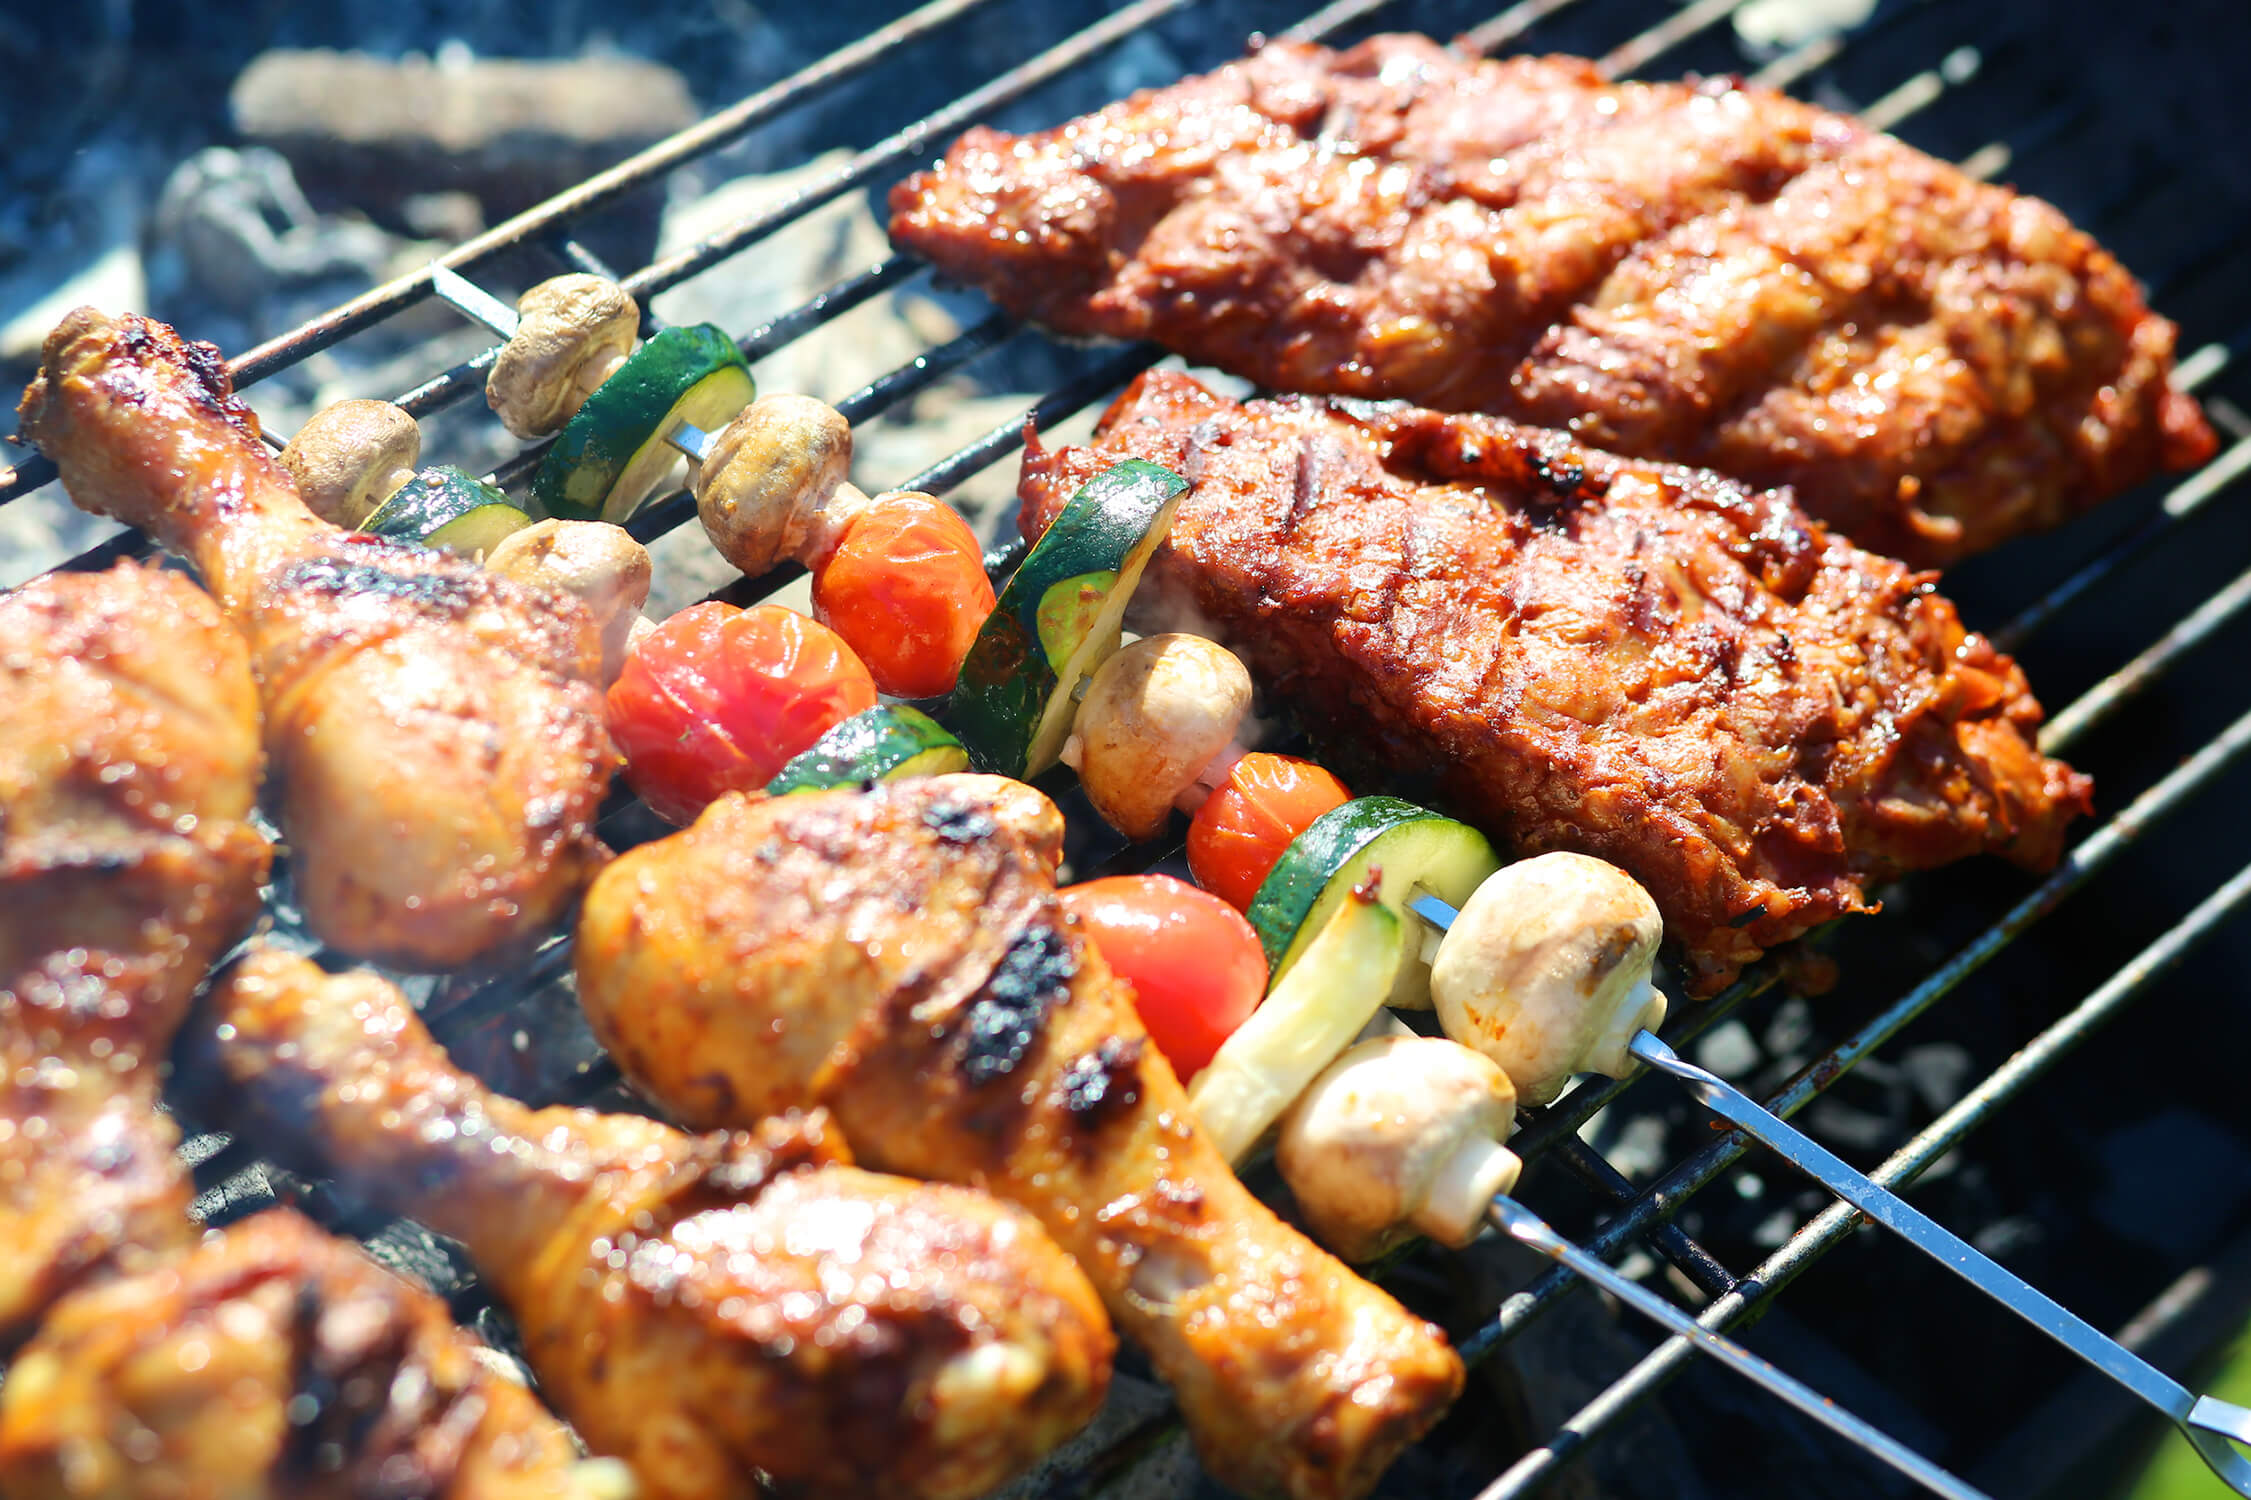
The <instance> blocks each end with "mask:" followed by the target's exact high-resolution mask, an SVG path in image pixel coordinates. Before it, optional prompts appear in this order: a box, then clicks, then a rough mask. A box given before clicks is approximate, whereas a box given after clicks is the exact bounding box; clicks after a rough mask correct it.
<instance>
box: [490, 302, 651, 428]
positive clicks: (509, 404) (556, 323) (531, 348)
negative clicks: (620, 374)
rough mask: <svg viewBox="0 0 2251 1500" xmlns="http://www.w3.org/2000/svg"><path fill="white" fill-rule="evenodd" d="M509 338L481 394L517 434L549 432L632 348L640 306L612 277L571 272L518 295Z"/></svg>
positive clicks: (638, 321) (558, 424) (638, 327)
mask: <svg viewBox="0 0 2251 1500" xmlns="http://www.w3.org/2000/svg"><path fill="white" fill-rule="evenodd" d="M516 310H517V312H518V313H520V314H521V315H522V322H520V323H519V324H518V325H517V328H516V334H515V337H513V338H511V339H510V340H509V341H508V342H507V344H506V345H505V346H503V347H502V349H501V351H500V355H499V357H498V358H497V359H495V360H494V361H493V364H492V373H491V374H490V375H488V376H486V377H485V401H486V403H487V404H488V405H490V406H491V407H492V409H493V410H494V411H495V412H497V413H498V414H499V416H500V420H501V422H502V423H503V424H504V425H505V426H506V427H507V429H508V430H509V431H510V432H512V433H514V434H516V436H518V437H520V438H534V437H540V436H543V435H544V434H546V433H550V432H553V431H555V430H556V429H557V428H559V427H561V426H562V425H563V424H564V423H565V422H568V421H569V420H570V419H571V414H572V413H573V412H575V411H577V410H578V408H579V407H580V406H581V405H583V404H584V403H585V401H586V398H587V397H588V396H589V395H591V394H592V393H593V390H594V388H595V387H596V386H598V385H600V384H601V383H602V381H603V380H604V379H606V378H607V377H608V376H609V374H610V372H611V371H612V370H614V369H616V368H617V366H618V365H619V364H620V363H622V362H623V361H624V359H625V356H626V355H627V354H629V353H631V352H632V350H633V340H634V338H635V336H636V335H638V334H639V332H640V329H641V310H640V308H638V307H636V306H635V305H634V302H633V299H632V298H631V297H629V296H627V295H626V294H625V290H624V288H622V287H620V286H619V285H618V284H617V283H616V282H614V281H610V280H608V279H606V278H604V277H600V276H585V275H579V274H576V273H574V274H572V275H569V276H557V277H555V278H553V279H552V280H549V281H543V282H541V283H540V284H539V285H537V286H535V287H533V288H532V289H531V290H530V291H528V292H526V293H524V295H523V296H522V297H521V298H520V299H518V301H517V303H516Z"/></svg>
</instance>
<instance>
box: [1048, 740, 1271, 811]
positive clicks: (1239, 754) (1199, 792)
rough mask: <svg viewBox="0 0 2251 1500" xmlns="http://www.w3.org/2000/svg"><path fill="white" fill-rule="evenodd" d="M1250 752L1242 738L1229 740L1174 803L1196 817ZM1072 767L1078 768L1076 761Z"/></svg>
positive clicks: (1182, 789)
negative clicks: (1197, 811)
mask: <svg viewBox="0 0 2251 1500" xmlns="http://www.w3.org/2000/svg"><path fill="white" fill-rule="evenodd" d="M1250 753H1251V747H1250V746H1248V745H1246V744H1244V743H1243V742H1242V741H1241V740H1239V739H1233V740H1229V741H1228V742H1227V744H1226V746H1225V748H1223V749H1222V750H1221V751H1220V752H1219V753H1218V754H1217V755H1215V756H1213V757H1212V758H1211V759H1210V760H1207V761H1205V762H1204V768H1203V769H1202V770H1201V771H1198V772H1197V773H1196V779H1195V780H1193V781H1191V782H1189V783H1188V784H1187V785H1186V786H1184V787H1182V788H1181V789H1180V795H1179V796H1177V797H1175V798H1173V799H1172V805H1173V806H1174V807H1177V808H1179V809H1180V810H1181V811H1182V812H1184V813H1186V814H1188V816H1190V817H1191V818H1192V817H1194V816H1195V815H1196V809H1198V808H1200V807H1202V806H1203V805H1204V803H1205V802H1207V801H1209V800H1210V798H1211V794H1212V793H1213V792H1216V791H1218V790H1219V789H1220V788H1221V787H1223V786H1225V785H1227V778H1228V776H1229V775H1230V774H1232V773H1233V771H1234V769H1235V762H1237V761H1239V760H1241V759H1242V758H1243V757H1244V756H1246V755H1248V754H1250ZM1072 769H1073V770H1076V769H1077V763H1076V762H1074V763H1073V765H1072Z"/></svg>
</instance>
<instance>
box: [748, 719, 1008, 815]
mask: <svg viewBox="0 0 2251 1500" xmlns="http://www.w3.org/2000/svg"><path fill="white" fill-rule="evenodd" d="M968 769H969V752H968V751H966V750H964V749H962V748H961V741H959V740H957V739H955V738H954V737H953V736H952V735H950V734H948V733H946V731H945V730H944V729H943V728H941V727H940V726H939V724H938V721H937V720H935V719H933V718H931V717H930V715H928V714H926V713H924V712H922V711H921V710H920V709H914V708H908V707H907V706H905V705H904V704H888V703H879V704H877V705H876V706H875V707H874V708H869V709H863V710H861V711H860V712H859V713H856V714H854V715H852V717H851V718H849V719H846V720H845V721H844V722H842V723H841V724H838V725H837V726H836V727H834V728H833V729H831V730H829V732H828V733H827V734H824V735H822V736H821V737H820V738H819V739H817V740H815V741H814V742H813V743H812V745H811V746H809V747H808V748H806V749H805V750H802V751H800V752H799V753H798V754H797V755H795V756H794V757H792V758H791V760H790V762H789V764H787V765H785V766H783V767H782V768H781V770H780V771H779V772H777V773H775V776H774V779H773V780H772V781H769V782H767V783H766V791H767V793H768V794H769V795H771V796H775V797H780V796H785V795H787V794H788V793H790V792H814V791H820V790H822V789H823V788H826V787H832V786H864V785H866V784H868V783H870V782H877V781H901V780H904V779H906V778H907V777H910V776H943V775H946V774H947V773H948V772H951V771H966V770H968Z"/></svg>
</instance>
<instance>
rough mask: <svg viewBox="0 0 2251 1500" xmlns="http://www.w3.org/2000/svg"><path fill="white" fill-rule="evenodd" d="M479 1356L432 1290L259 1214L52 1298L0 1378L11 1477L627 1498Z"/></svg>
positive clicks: (113, 1487)
mask: <svg viewBox="0 0 2251 1500" xmlns="http://www.w3.org/2000/svg"><path fill="white" fill-rule="evenodd" d="M180 1224H181V1227H182V1228H183V1229H186V1228H187V1227H188V1225H187V1221H186V1220H185V1219H182V1220H181V1221H180ZM189 1243H190V1244H191V1245H194V1243H195V1242H194V1237H193V1235H192V1234H191V1235H190V1237H189ZM476 1348H477V1345H476V1341H475V1340H473V1339H471V1338H470V1337H469V1336H468V1335H467V1334H465V1333H463V1332H461V1330H459V1329H458V1328H455V1327H454V1326H453V1324H452V1323H451V1322H450V1321H449V1320H448V1319H447V1317H446V1310H445V1304H444V1303H442V1302H440V1301H439V1300H438V1299H437V1298H435V1297H433V1296H431V1295H430V1294H429V1293H428V1292H425V1291H422V1290H421V1289H419V1288H417V1287H413V1286H410V1285H408V1284H407V1283H406V1282H404V1281H402V1280H400V1279H399V1278H398V1277H396V1276H394V1275H392V1274H391V1273H390V1272H388V1271H386V1270H384V1269H383V1268H382V1267H380V1266H378V1265H376V1264H375V1262H373V1261H371V1260H369V1259H368V1258H367V1257H366V1256H365V1255H363V1254H361V1253H360V1251H359V1250H358V1249H356V1248H355V1247H353V1246H351V1245H347V1244H345V1243H343V1242H342V1241H339V1240H335V1239H331V1238H330V1237H329V1236H328V1235H326V1234H324V1233H322V1232H321V1231H320V1230H319V1229H317V1228H316V1227H314V1226H313V1225H312V1224H310V1223H308V1222H306V1221H305V1220H304V1219H301V1218H299V1217H298V1216H297V1215H295V1214H293V1213H290V1212H287V1211H286V1210H275V1211H272V1212H269V1213H264V1214H260V1215H258V1216H257V1217H255V1218H251V1219H246V1220H244V1221H242V1222H241V1223H239V1224H234V1225H230V1226H229V1227H228V1228H227V1229H226V1230H225V1231H224V1232H223V1233H220V1234H215V1235H212V1236H210V1237H209V1238H208V1239H205V1240H204V1241H203V1242H202V1243H201V1244H200V1245H198V1246H195V1248H194V1249H192V1250H191V1251H189V1252H188V1253H186V1254H185V1255H184V1256H182V1257H181V1258H178V1259H176V1260H174V1261H172V1262H170V1263H168V1264H166V1265H164V1266H163V1267H161V1268H160V1269H155V1270H150V1271H146V1272H143V1273H142V1274H140V1275H137V1276H133V1277H129V1278H126V1279H123V1280H112V1281H106V1282H103V1283H100V1284H99V1285H95V1286H91V1287H87V1288H85V1289H83V1290H81V1291H78V1292H75V1293H73V1294H72V1295H71V1296H69V1297H68V1298H66V1299H64V1300H63V1301H62V1302H61V1303H59V1304H57V1306H56V1307H55V1309H54V1311H53V1312H52V1313H51V1314H49V1315H48V1317H47V1319H46V1321H45V1323H44V1324H42V1326H41V1328H40V1331H39V1336H38V1337H37V1338H35V1339H33V1340H32V1341H31V1342H30V1343H29V1344H26V1345H25V1346H24V1348H23V1351H22V1353H21V1354H20V1355H18V1357H17V1358H16V1361H15V1363H14V1364H13V1365H11V1366H10V1367H9V1370H8V1380H7V1384H6V1386H5V1387H0V1489H4V1490H5V1491H6V1493H7V1494H8V1495H9V1497H10V1500H182V1497H212V1500H218V1497H226V1500H267V1497H271V1500H367V1497H371V1496H400V1497H405V1496H423V1497H429V1500H631V1497H632V1495H633V1493H634V1490H633V1484H632V1480H631V1476H630V1475H629V1474H627V1473H625V1472H624V1471H623V1469H622V1466H620V1465H618V1464H617V1463H615V1461H600V1462H586V1461H582V1460H580V1459H579V1457H578V1452H577V1449H576V1447H575V1446H574V1445H573V1444H572V1442H571V1439H570V1435H569V1434H568V1433H567V1432H566V1431H565V1430H564V1428H563V1426H562V1424H561V1423H559V1422H557V1421H556V1420H555V1419H554V1418H553V1417H551V1416H549V1415H548V1414H547V1412H546V1411H545V1410H544V1409H543V1408H542V1407H541V1406H540V1404H539V1402H538V1400H537V1399H536V1398H535V1397H533V1395H532V1394H531V1392H529V1391H528V1390H526V1389H524V1387H523V1386H522V1385H520V1384H518V1383H517V1382H516V1381H514V1380H512V1379H510V1378H508V1377H507V1376H505V1375H501V1374H498V1373H496V1372H494V1371H493V1370H491V1369H489V1368H487V1367H486V1365H485V1364H484V1363H483V1362H482V1361H481V1360H480V1359H479V1357H478V1355H477V1353H476Z"/></svg>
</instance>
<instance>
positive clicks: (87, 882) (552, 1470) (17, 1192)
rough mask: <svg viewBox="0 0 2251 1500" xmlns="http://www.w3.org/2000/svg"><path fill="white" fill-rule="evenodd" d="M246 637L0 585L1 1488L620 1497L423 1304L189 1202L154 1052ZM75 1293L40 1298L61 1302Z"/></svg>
mask: <svg viewBox="0 0 2251 1500" xmlns="http://www.w3.org/2000/svg"><path fill="white" fill-rule="evenodd" d="M258 771H259V752H258V700H257V693H256V689H255V686H254V684H253V683H252V681H251V675H250V663H249V655H248V651H247V649H246V648H245V646H244V644H243V641H242V637H241V636H239V635H238V634H236V633H235V632H234V631H233V630H232V629H230V628H228V626H227V624H226V622H225V621H224V620H222V619H221V618H220V616H219V612H218V610H217V609H216V608H215V607H213V605H212V603H211V600H210V599H209V598H208V597H207V596H206V595H205V594H204V593H203V591H202V590H200V589H198V588H196V587H195V586H194V585H193V584H191V583H189V582H188V581H187V580H186V579H185V578H182V577H180V576H179V575H178V574H175V573H164V572H159V571H157V570H156V569H153V568H144V567H141V566H139V565H137V564H133V563H126V564H122V565H120V566H118V567H117V568H114V569H112V570H111V571H109V572H107V573H102V574H63V575H57V576H52V577H48V578H42V579H39V580H37V581H36V582H33V583H30V584H27V585H25V586H24V587H23V588H21V589H18V590H16V591H15V592H13V593H11V594H7V595H5V596H0V1341H4V1342H5V1343H7V1344H13V1343H15V1342H16V1341H17V1340H19V1339H21V1338H23V1337H24V1336H25V1335H26V1334H28V1333H30V1332H31V1329H32V1327H33V1324H34V1322H35V1320H38V1319H40V1317H41V1316H42V1314H44V1321H43V1322H39V1323H38V1332H37V1334H36V1335H35V1336H33V1337H32V1338H31V1339H30V1342H28V1343H26V1344H24V1345H23V1347H22V1349H21V1350H20V1352H19V1353H18V1354H17V1355H16V1358H15V1360H14V1361H13V1363H12V1364H11V1365H10V1366H9V1369H8V1375H7V1381H6V1383H5V1385H0V1491H4V1492H5V1493H6V1494H8V1495H9V1496H10V1497H12V1500H48V1497H53V1500H128V1497H138V1496H147V1497H151V1500H157V1497H178V1496H196V1495H226V1496H235V1497H242V1500H254V1497H261V1496H266V1495H275V1496H282V1495H286V1496H291V1497H298V1496H306V1497H317V1500H327V1497H334V1500H348V1497H363V1496H366V1495H369V1494H375V1493H382V1494H407V1493H413V1494H419V1495H428V1496H445V1497H449V1500H622V1497H623V1496H625V1495H626V1494H629V1493H630V1491H629V1489H622V1488H621V1487H620V1486H619V1484H618V1483H617V1477H616V1476H615V1475H614V1474H611V1475H605V1474H604V1473H603V1471H602V1470H601V1468H600V1467H598V1466H596V1467H589V1466H585V1465H581V1464H579V1463H578V1462H577V1454H576V1450H575V1449H574V1448H573V1446H572V1444H571V1440H570V1438H569V1436H568V1434H566V1433H565V1432H564V1430H563V1428H562V1427H561V1425H560V1424H559V1423H557V1422H556V1421H555V1420H554V1419H553V1418H552V1417H550V1416H549V1415H547V1413H546V1412H545V1411H543V1410H542V1409H541V1408H540V1406H539V1404H538V1402H536V1401H534V1400H533V1399H532V1398H531V1396H530V1395H529V1393H527V1392H526V1391H525V1390H524V1389H523V1388H522V1387H521V1386H520V1385H517V1384H516V1383H514V1382H512V1381H510V1380H507V1379H505V1378H503V1377H501V1376H498V1375H496V1374H494V1373H493V1372H491V1371H490V1370H488V1369H486V1368H485V1367H484V1366H483V1365H482V1364H481V1363H480V1362H479V1361H478V1359H477V1358H476V1356H475V1355H474V1353H473V1352H472V1351H473V1349H474V1347H475V1345H474V1341H473V1340H471V1339H470V1338H469V1337H468V1336H467V1335H466V1334H464V1333H462V1332H461V1331H460V1330H458V1329H456V1328H454V1327H453V1326H452V1324H451V1323H450V1322H449V1321H448V1320H447V1318H446V1314H445V1308H444V1307H443V1305H442V1304H440V1303H439V1302H438V1301H437V1299H436V1298H434V1297H432V1296H430V1295H429V1294H428V1293H426V1292H423V1291H420V1290H418V1289H416V1288H414V1287H411V1286H409V1285H407V1284H406V1283H405V1282H403V1281H401V1280H399V1279H398V1278H397V1277H395V1276H392V1275H391V1274H390V1273H388V1272H386V1271H384V1270H382V1269H381V1268H380V1267H378V1266H376V1265H375V1263H374V1262H372V1261H370V1260H368V1259H367V1258H366V1257H365V1256H364V1255H362V1254H360V1253H359V1251H358V1250H356V1249H354V1248H352V1247H350V1246H347V1245H344V1244H342V1243H340V1242H338V1241H335V1240H332V1239H330V1238H329V1237H328V1236H326V1235H324V1234H322V1233H321V1232H320V1231H319V1230H318V1229H316V1228H314V1227H313V1226H312V1225H311V1224H309V1223H307V1222H305V1221H304V1220H302V1219H300V1218H298V1217H297V1216H296V1215H294V1214H288V1213H273V1214H265V1215H261V1216H259V1217H258V1218H255V1219H252V1220H249V1221H246V1222H245V1223H242V1224H237V1225H234V1226H232V1227H230V1228H228V1229H227V1230H225V1231H223V1232H222V1233H218V1234H213V1235H208V1236H206V1235H204V1234H203V1233H202V1231H201V1230H200V1229H199V1228H198V1227H197V1226H196V1225H195V1224H194V1223H193V1222H192V1221H190V1219H189V1218H188V1216H187V1207H188V1200H189V1194H190V1184H189V1181H188V1177H187V1173H186V1172H185V1171H184V1170H183V1169H182V1167H181V1166H180V1163H179V1160H178V1158H177V1156H176V1155H175V1150H176V1148H177V1147H178V1145H179V1134H178V1131H177V1130H176V1129H175V1128H174V1126H173V1124H172V1122H171V1119H170V1117H168V1116H166V1115H164V1114H161V1113H160V1112H159V1111H158V1110H157V1108H156V1100H157V1094H158V1087H159V1085H158V1077H157V1075H158V1073H159V1071H160V1069H161V1067H162V1064H163V1062H164V1058H165V1055H166V1052H167V1051H168V1049H169V1048H170V1046H171V1042H172V1037H173V1034H174V1032H175V1031H176V1030H177V1029H178V1027H179V1025H180V1022H181V1019H182V1017H183V1016H184V1015H185V1013H186V1010H187V1006H188V1000H189V997H190V996H191V995H192V994H193V992H194V990H195V986H196V984H197V982H198V981H199V980H200V979H201V978H202V977H203V973H204V970H205V968H206V967H207V966H208V965H209V964H210V962H211V960H212V959H213V958H214V957H215V956H216V955H217V954H218V953H219V952H220V950H221V949H222V948H223V947H224V946H225V945H226V944H227V943H228V942H230V941H231V940H232V939H233V937H234V935H235V934H236V933H237V932H239V931H240V930H241V929H242V928H243V927H244V926H245V925H246V924H247V923H248V922H249V921H250V919H251V918H252V916H253V915H255V913H256V911H257V909H258V888H259V886H260V884H261V883H262V882H263V880H264V879H265V874H266V865H267V857H268V852H269V851H268V849H267V846H266V842H265V840H264V839H263V838H261V837H259V835H258V834H257V832H256V831H255V830H254V829H252V828H251V827H250V826H249V825H248V824H247V823H246V822H245V821H244V819H245V818H246V816H247V815H248V813H249V811H250V807H251V803H252V801H253V800H254V798H255V796H256V794H257V787H258ZM72 1286H77V1287H78V1290H76V1291H72V1292H70V1294H69V1295H67V1296H64V1297H63V1298H62V1300H61V1301H59V1302H55V1303H54V1305H53V1307H52V1308H51V1309H50V1308H49V1306H48V1304H49V1302H50V1301H51V1300H52V1299H54V1298H55V1297H56V1296H57V1294H59V1293H62V1292H64V1291H65V1290H66V1289H68V1288H70V1287H72Z"/></svg>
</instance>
